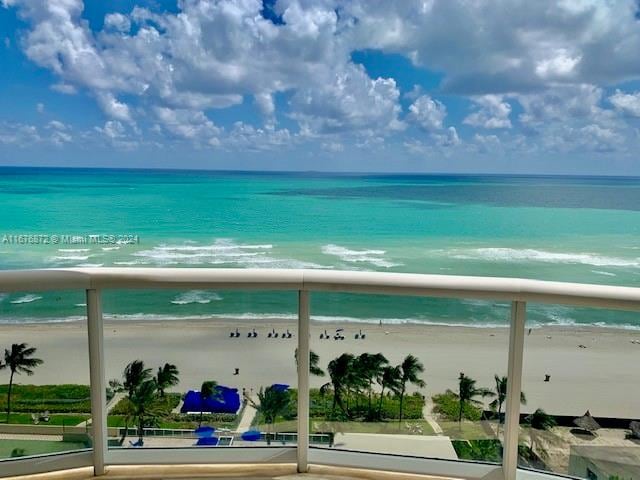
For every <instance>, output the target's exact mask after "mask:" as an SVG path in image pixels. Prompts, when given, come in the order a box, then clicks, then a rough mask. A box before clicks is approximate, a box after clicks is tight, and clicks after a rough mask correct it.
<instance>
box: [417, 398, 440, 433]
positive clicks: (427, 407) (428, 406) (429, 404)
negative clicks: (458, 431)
mask: <svg viewBox="0 0 640 480" xmlns="http://www.w3.org/2000/svg"><path fill="white" fill-rule="evenodd" d="M432 410H433V401H432V400H431V398H430V397H427V399H426V400H425V402H424V407H423V408H422V416H423V417H424V419H425V420H426V421H427V423H428V424H429V425H430V426H431V428H432V429H433V432H434V433H435V434H436V435H442V428H441V427H440V425H438V422H436V420H435V418H434V417H433V414H432V413H431V411H432Z"/></svg>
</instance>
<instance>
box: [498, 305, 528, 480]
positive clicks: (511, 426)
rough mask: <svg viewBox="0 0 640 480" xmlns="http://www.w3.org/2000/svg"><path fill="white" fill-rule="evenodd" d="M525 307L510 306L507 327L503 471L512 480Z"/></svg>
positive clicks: (514, 466)
mask: <svg viewBox="0 0 640 480" xmlns="http://www.w3.org/2000/svg"><path fill="white" fill-rule="evenodd" d="M526 315H527V304H526V303H525V302H520V301H515V302H512V303H511V324H510V328H509V360H508V365H507V379H508V381H507V398H506V406H505V424H504V449H503V457H502V470H503V473H504V479H505V480H515V478H516V473H517V469H518V436H519V433H520V392H521V391H522V353H523V350H524V324H525V321H526Z"/></svg>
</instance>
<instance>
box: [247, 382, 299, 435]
mask: <svg viewBox="0 0 640 480" xmlns="http://www.w3.org/2000/svg"><path fill="white" fill-rule="evenodd" d="M249 402H250V403H251V406H252V407H253V408H255V409H256V410H257V412H258V413H260V414H261V415H262V417H263V418H264V421H265V423H266V424H267V427H268V429H269V431H267V445H271V431H270V430H271V426H272V425H273V424H274V423H275V421H276V419H277V418H278V416H279V415H281V414H282V413H284V412H285V411H286V410H287V408H288V407H289V404H290V403H291V398H290V393H289V390H283V389H280V388H275V387H274V386H273V385H272V386H270V387H267V388H266V389H263V388H260V391H259V392H258V402H257V403H256V402H254V401H253V400H249Z"/></svg>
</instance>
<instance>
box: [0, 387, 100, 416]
mask: <svg viewBox="0 0 640 480" xmlns="http://www.w3.org/2000/svg"><path fill="white" fill-rule="evenodd" d="M8 388H9V386H8V385H0V412H2V411H3V410H5V411H6V409H7V390H8ZM89 396H90V393H89V386H88V385H74V384H66V385H14V386H13V392H12V396H11V406H12V408H11V410H14V411H16V412H24V413H31V412H34V413H42V412H44V411H47V410H48V411H49V412H51V413H54V412H60V413H87V412H90V411H91V402H90V399H89ZM0 418H1V416H0Z"/></svg>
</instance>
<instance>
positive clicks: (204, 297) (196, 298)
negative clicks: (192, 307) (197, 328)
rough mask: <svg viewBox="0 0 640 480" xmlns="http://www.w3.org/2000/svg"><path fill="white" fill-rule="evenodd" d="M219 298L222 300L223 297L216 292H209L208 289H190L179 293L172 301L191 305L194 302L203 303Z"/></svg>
mask: <svg viewBox="0 0 640 480" xmlns="http://www.w3.org/2000/svg"><path fill="white" fill-rule="evenodd" d="M219 300H222V297H221V296H220V295H218V294H217V293H215V292H208V291H206V290H190V291H188V292H185V293H182V294H180V295H178V296H177V297H176V298H175V299H173V300H171V303H173V304H174V305H189V304H192V303H199V304H201V305H203V304H207V303H211V302H212V301H219Z"/></svg>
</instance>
